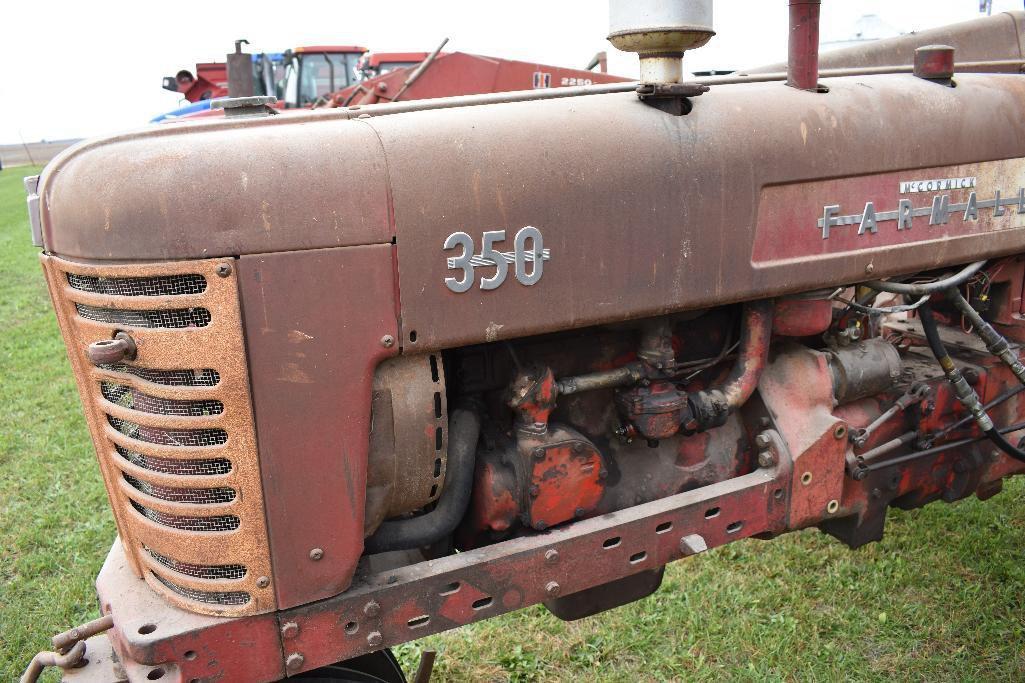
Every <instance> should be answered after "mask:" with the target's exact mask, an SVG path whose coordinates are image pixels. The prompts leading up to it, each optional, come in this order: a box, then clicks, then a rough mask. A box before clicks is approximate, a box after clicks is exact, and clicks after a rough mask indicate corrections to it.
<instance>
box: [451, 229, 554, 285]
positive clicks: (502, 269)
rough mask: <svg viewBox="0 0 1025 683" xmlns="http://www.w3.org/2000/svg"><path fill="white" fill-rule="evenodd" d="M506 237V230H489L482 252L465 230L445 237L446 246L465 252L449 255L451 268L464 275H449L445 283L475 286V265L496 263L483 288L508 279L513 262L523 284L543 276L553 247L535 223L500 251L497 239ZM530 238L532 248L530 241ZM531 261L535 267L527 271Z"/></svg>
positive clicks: (501, 240)
mask: <svg viewBox="0 0 1025 683" xmlns="http://www.w3.org/2000/svg"><path fill="white" fill-rule="evenodd" d="M503 241H505V230H488V231H486V232H485V233H484V235H483V236H482V238H481V248H480V253H479V254H474V253H473V252H474V248H475V247H474V244H473V238H472V237H470V236H469V235H468V234H466V233H465V232H454V233H452V234H451V235H449V236H448V238H447V239H446V240H445V244H444V246H443V248H444V249H445V250H446V251H447V250H449V249H456V248H458V247H462V249H463V253H462V254H460V255H459V256H451V257H449V258H448V259H447V261H448V267H449V270H462V271H463V276H462V278H454V277H447V278H445V286H446V287H448V288H449V289H451V290H452V291H453V292H465V291H467V290H469V289H470V288H471V287H473V283H474V279H475V274H474V268H477V267H479V266H483V267H487V266H493V267H494V268H495V274H494V275H492V276H491V277H482V278H481V279H480V288H481V289H496V288H498V286H499V285H501V284H502V283H503V282H505V277H506V275H508V274H509V264H510V263H511V264H513V266H514V270H515V272H516V279H517V280H519V282H520V284H521V285H527V286H528V287H529V286H530V285H532V284H534V283H536V282H537V281H538V280H540V279H541V275H542V273H543V272H544V262H545V261H547V260H549V259H550V258H551V250H550V249H545V248H544V240H543V239H542V237H541V231H540V230H538V229H537V228H535V227H532V226H529V225H528V226H526V227H524V228H520V229H519V230H518V231H517V232H516V236H515V237H514V238H513V250H512V251H497V250H496V249H495V247H496V245H497V243H499V242H503ZM528 241H529V242H530V248H529V249H528V247H527V242H528ZM528 263H531V264H533V265H532V268H531V270H530V272H529V273H528V272H527V264H528Z"/></svg>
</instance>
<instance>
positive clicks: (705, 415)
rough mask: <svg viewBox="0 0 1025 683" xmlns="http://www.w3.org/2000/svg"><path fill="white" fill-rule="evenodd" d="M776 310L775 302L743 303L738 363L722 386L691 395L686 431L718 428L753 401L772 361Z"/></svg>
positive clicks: (766, 300)
mask: <svg viewBox="0 0 1025 683" xmlns="http://www.w3.org/2000/svg"><path fill="white" fill-rule="evenodd" d="M774 311H775V302H774V301H773V300H772V299H763V300H762V301H748V302H747V303H745V304H744V315H743V318H744V322H743V329H742V330H741V333H740V334H741V336H740V350H739V352H738V354H737V362H736V363H735V364H734V365H733V369H731V370H730V374H729V375H727V377H726V380H725V381H724V382H723V383H722V384H721V385H720V386H718V387H713V388H711V389H706V390H704V391H696V392H694V393H692V394H688V396H687V403H688V406H689V407H690V413H691V418H690V419H689V420H688V421H687V422H685V423H684V424H683V428H684V429H685V430H688V431H694V430H697V431H705V430H706V429H711V428H713V427H719V426H721V425H723V424H724V423H725V422H726V418H727V417H729V415H730V414H731V413H732V412H733V411H735V410H736V409H737V408H740V407H741V406H742V405H744V404H745V403H747V400H748V399H749V398H751V394H753V393H754V390H755V388H756V387H757V386H758V382H759V380H761V378H762V371H763V370H765V366H766V364H767V363H768V361H769V342H770V341H771V340H772V320H773V313H774Z"/></svg>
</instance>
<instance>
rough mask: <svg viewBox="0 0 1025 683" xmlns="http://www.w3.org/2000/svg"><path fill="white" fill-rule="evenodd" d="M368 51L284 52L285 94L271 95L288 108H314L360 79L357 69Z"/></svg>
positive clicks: (351, 48) (335, 48) (318, 49)
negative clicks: (324, 99)
mask: <svg viewBox="0 0 1025 683" xmlns="http://www.w3.org/2000/svg"><path fill="white" fill-rule="evenodd" d="M366 52H367V48H365V47H359V46H356V45H331V46H324V45H321V46H314V47H297V48H295V49H292V50H287V51H286V52H285V53H284V81H283V87H282V91H281V92H278V93H274V92H268V93H266V94H268V95H276V96H277V97H278V99H279V100H280V101H283V102H284V103H285V108H286V109H298V108H303V107H310V106H312V105H313V104H315V103H316V102H317V101H318V100H319V99H321V98H323V97H325V96H327V95H328V94H330V93H334V92H337V91H339V90H342V89H344V88H347V87H349V86H350V85H352V84H353V83H356V82H357V80H358V76H357V71H356V66H357V63H358V62H359V60H360V58H361V57H362V56H363V55H364V54H366Z"/></svg>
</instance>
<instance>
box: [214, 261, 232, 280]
mask: <svg viewBox="0 0 1025 683" xmlns="http://www.w3.org/2000/svg"><path fill="white" fill-rule="evenodd" d="M214 272H215V273H217V277H228V276H229V275H231V264H230V263H222V264H220V265H218V266H217V269H216V270H215V271H214Z"/></svg>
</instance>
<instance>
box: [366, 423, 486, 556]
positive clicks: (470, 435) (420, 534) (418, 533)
mask: <svg viewBox="0 0 1025 683" xmlns="http://www.w3.org/2000/svg"><path fill="white" fill-rule="evenodd" d="M479 436H480V415H478V414H477V412H476V411H474V410H470V409H466V408H458V409H456V410H453V411H452V414H451V415H450V416H449V420H448V465H447V469H446V474H445V488H444V489H442V492H441V496H440V497H439V498H438V502H437V505H436V506H435V507H434V509H433V510H431V511H430V512H428V513H426V514H423V515H420V516H419V517H412V518H410V519H400V520H394V521H391V522H384V523H383V524H381V526H379V527H378V528H377V531H375V532H374V534H373V535H372V536H370V538H368V539H366V540H365V541H364V542H363V547H364V551H365V552H366V553H367V554H373V553H383V552H387V551H389V550H408V549H410V548H422V547H423V546H427V545H431V544H432V543H437V542H438V541H440V540H441V539H443V538H445V537H446V536H448V535H449V534H451V533H452V532H453V531H454V530H455V528H456V525H457V524H459V522H460V521H461V520H462V519H463V515H464V514H466V508H467V506H469V504H470V492H471V490H472V489H473V470H474V466H475V464H476V459H477V439H478V437H479Z"/></svg>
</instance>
